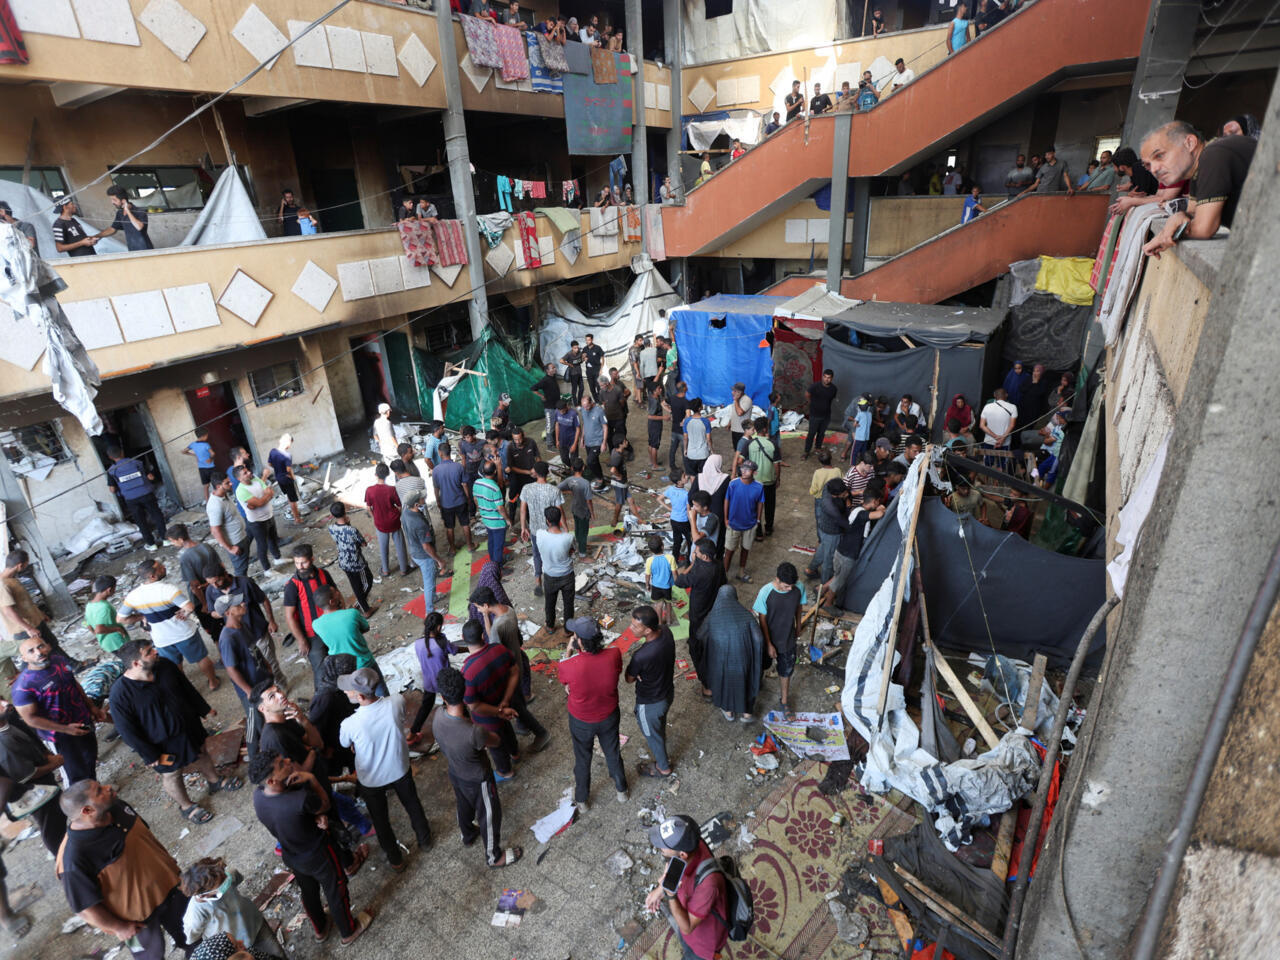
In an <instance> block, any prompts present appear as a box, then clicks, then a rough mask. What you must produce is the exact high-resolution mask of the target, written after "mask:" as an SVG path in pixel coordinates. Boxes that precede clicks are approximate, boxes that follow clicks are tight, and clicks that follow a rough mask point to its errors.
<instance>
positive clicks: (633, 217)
mask: <svg viewBox="0 0 1280 960" xmlns="http://www.w3.org/2000/svg"><path fill="white" fill-rule="evenodd" d="M622 209H623V210H624V211H625V213H624V215H623V218H622V242H623V243H639V242H640V208H639V207H623V208H622Z"/></svg>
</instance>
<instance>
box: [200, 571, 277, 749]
mask: <svg viewBox="0 0 1280 960" xmlns="http://www.w3.org/2000/svg"><path fill="white" fill-rule="evenodd" d="M213 612H214V614H215V615H217V616H218V617H221V618H222V622H223V627H222V632H221V633H219V634H218V653H219V655H221V657H222V666H223V668H224V669H225V670H226V671H227V676H228V677H230V678H231V684H232V686H233V687H235V691H236V696H237V697H239V698H240V705H241V706H242V707H244V715H245V718H246V719H245V728H244V740H245V743H246V744H247V745H248V747H249V762H250V763H252V762H253V758H254V757H255V756H257V754H258V726H259V719H260V718H261V714H259V713H258V711H257V710H256V709H255V708H254V706H253V703H252V701H251V700H250V699H249V697H250V694H252V693H253V688H254V687H256V686H257V685H258V684H260V683H262V681H264V680H272V679H274V678H273V676H272V673H271V667H270V666H269V665H268V664H267V661H266V659H265V658H264V657H263V656H262V653H261V652H260V651H259V649H258V645H257V643H256V641H255V638H253V637H252V636H251V635H250V630H249V628H248V626H247V625H246V621H247V619H248V617H249V603H248V599H247V598H246V597H245V596H244V595H243V594H240V593H221V594H219V595H218V597H217V599H216V600H214V602H213Z"/></svg>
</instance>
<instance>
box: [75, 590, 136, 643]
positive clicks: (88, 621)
mask: <svg viewBox="0 0 1280 960" xmlns="http://www.w3.org/2000/svg"><path fill="white" fill-rule="evenodd" d="M115 592H116V578H115V577H108V576H102V577H98V578H96V579H95V580H94V581H93V599H92V600H90V601H89V602H88V603H87V604H85V608H84V625H85V626H86V627H88V628H89V631H90V632H91V633H93V634H94V635H95V636H96V637H97V639H98V643H99V645H101V647H102V649H103V650H105V651H106V652H107V653H115V651H117V650H119V649H120V648H121V647H123V646H124V645H125V643H127V642H128V640H129V632H128V631H127V630H125V628H124V627H122V626H121V625H120V624H119V623H117V622H116V608H115V607H113V606H112V605H111V602H110V599H109V598H110V597H111V595H112V594H113V593H115Z"/></svg>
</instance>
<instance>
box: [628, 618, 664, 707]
mask: <svg viewBox="0 0 1280 960" xmlns="http://www.w3.org/2000/svg"><path fill="white" fill-rule="evenodd" d="M675 667H676V641H675V639H674V638H673V637H672V636H671V631H670V630H668V629H667V628H666V627H663V628H662V630H661V631H660V632H659V633H658V635H657V636H656V637H654V638H653V639H652V640H646V641H645V642H644V643H643V644H641V645H640V646H639V647H638V648H637V649H636V652H635V653H633V654H632V655H631V662H630V663H628V664H627V676H628V677H635V678H636V703H667V702H670V701H671V700H673V699H675V695H676V684H675Z"/></svg>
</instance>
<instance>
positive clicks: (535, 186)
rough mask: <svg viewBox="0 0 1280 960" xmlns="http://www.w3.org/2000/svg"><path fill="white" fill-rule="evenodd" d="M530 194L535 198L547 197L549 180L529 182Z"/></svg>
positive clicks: (543, 198) (542, 198)
mask: <svg viewBox="0 0 1280 960" xmlns="http://www.w3.org/2000/svg"><path fill="white" fill-rule="evenodd" d="M529 196H530V197H532V198H533V199H534V200H545V199H547V182H546V181H545V180H534V181H533V183H531V184H529Z"/></svg>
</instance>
